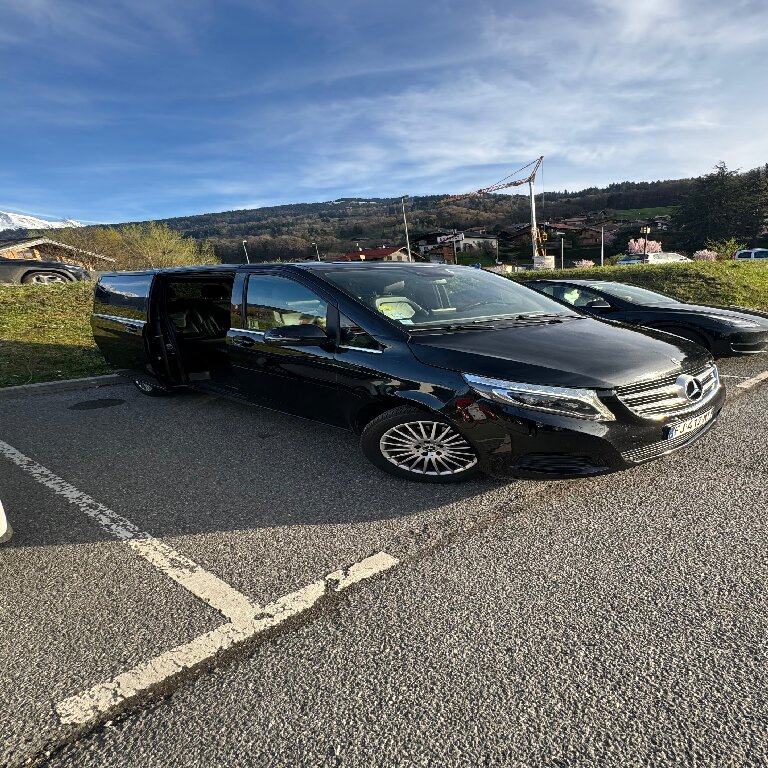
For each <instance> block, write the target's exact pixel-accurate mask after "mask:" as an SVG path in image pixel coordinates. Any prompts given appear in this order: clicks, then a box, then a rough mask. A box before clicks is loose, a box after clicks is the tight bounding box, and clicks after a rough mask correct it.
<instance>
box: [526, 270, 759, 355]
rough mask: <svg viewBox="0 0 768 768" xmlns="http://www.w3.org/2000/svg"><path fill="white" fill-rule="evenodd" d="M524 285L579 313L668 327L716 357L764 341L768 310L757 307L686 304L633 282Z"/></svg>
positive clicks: (750, 349) (749, 350)
mask: <svg viewBox="0 0 768 768" xmlns="http://www.w3.org/2000/svg"><path fill="white" fill-rule="evenodd" d="M526 285H527V286H528V287H529V288H533V289H534V290H535V291H539V293H543V294H545V295H547V296H551V297H552V298H553V299H557V300H558V301H561V302H563V303H564V304H568V305H570V306H572V307H575V308H576V309H578V310H579V311H580V312H585V313H586V314H589V315H592V316H594V317H599V318H602V319H605V320H615V321H618V322H623V323H631V324H632V325H642V326H645V327H646V328H656V329H658V330H661V331H668V332H669V333H674V334H675V335H677V336H682V337H683V338H685V339H690V340H691V341H695V342H696V343H697V344H700V345H701V346H702V347H704V348H705V349H708V350H709V351H710V352H712V354H714V355H718V356H723V355H751V354H756V353H758V352H762V351H763V350H764V349H765V348H766V346H767V345H768V312H761V311H760V310H757V309H748V308H745V307H710V306H707V305H702V304H686V303H685V302H683V301H678V300H677V299H673V298H671V297H670V296H664V295H663V294H661V293H655V292H654V291H649V290H647V289H645V288H638V287H637V286H634V285H625V284H624V283H612V282H602V281H597V280H532V281H530V282H527V283H526Z"/></svg>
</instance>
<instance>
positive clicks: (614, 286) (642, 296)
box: [589, 283, 681, 304]
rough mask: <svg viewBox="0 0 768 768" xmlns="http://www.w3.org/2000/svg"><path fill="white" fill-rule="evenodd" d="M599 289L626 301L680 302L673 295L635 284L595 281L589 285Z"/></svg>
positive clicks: (635, 302)
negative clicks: (649, 289)
mask: <svg viewBox="0 0 768 768" xmlns="http://www.w3.org/2000/svg"><path fill="white" fill-rule="evenodd" d="M589 287H590V288H594V289H595V290H597V291H602V292H603V293H608V294H610V295H611V296H616V298H618V299H624V301H631V302H633V303H634V304H680V303H681V302H679V301H678V300H677V299H673V298H672V297H671V296H665V295H664V294H663V293H656V292H655V291H648V290H646V289H645V288H638V287H637V286H634V285H624V284H623V283H594V284H592V285H590V286H589Z"/></svg>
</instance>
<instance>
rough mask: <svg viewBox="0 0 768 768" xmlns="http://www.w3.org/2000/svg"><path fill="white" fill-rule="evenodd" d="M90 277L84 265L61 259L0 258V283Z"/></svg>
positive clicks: (71, 279) (63, 280) (41, 282)
mask: <svg viewBox="0 0 768 768" xmlns="http://www.w3.org/2000/svg"><path fill="white" fill-rule="evenodd" d="M91 277H92V276H91V273H90V272H89V271H88V270H87V269H85V268H84V267H81V266H79V265H77V264H68V263H66V262H63V261H38V260H37V259H0V283H40V284H47V283H69V282H72V281H74V280H90V279H91Z"/></svg>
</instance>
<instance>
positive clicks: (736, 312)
mask: <svg viewBox="0 0 768 768" xmlns="http://www.w3.org/2000/svg"><path fill="white" fill-rule="evenodd" d="M646 309H655V310H659V311H663V312H669V313H671V314H682V315H685V314H689V315H709V316H710V317H722V318H723V320H728V318H729V317H732V318H735V319H743V320H751V321H752V322H758V321H760V320H761V319H762V320H764V321H765V326H766V327H768V312H763V311H762V310H759V309H750V308H749V307H715V306H707V305H706V304H654V305H652V306H648V307H646Z"/></svg>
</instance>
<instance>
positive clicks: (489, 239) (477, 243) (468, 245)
mask: <svg viewBox="0 0 768 768" xmlns="http://www.w3.org/2000/svg"><path fill="white" fill-rule="evenodd" d="M483 245H489V246H490V247H491V248H492V249H493V250H494V251H495V250H496V249H497V248H498V247H499V238H498V235H489V234H488V233H487V232H486V231H485V230H484V229H465V230H464V239H463V241H462V243H461V250H462V251H469V250H472V249H473V248H480V247H482V246H483Z"/></svg>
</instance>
